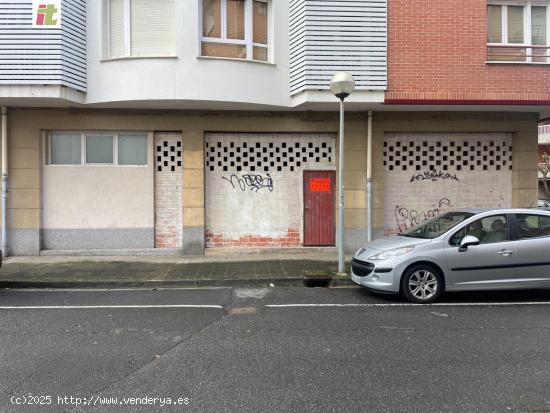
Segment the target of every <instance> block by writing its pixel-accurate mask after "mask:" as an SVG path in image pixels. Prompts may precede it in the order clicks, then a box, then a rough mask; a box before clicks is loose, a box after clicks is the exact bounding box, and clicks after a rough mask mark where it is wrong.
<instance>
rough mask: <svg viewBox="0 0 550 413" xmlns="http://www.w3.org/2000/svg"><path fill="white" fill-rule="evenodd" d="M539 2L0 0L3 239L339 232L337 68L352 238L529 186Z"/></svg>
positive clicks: (519, 193)
mask: <svg viewBox="0 0 550 413" xmlns="http://www.w3.org/2000/svg"><path fill="white" fill-rule="evenodd" d="M549 6H550V5H549V4H548V1H543V2H537V1H523V0H517V1H514V2H511V1H508V0H501V1H495V2H493V1H492V0H491V1H489V2H488V1H487V0H483V1H481V0H466V1H462V2H453V3H452V4H448V2H438V1H435V0H388V1H386V0H346V1H338V2H334V1H328V0H327V1H313V0H158V1H147V0H88V1H85V0H58V1H53V0H43V1H34V0H10V1H6V0H0V9H1V10H2V13H0V53H1V54H2V58H1V59H0V105H2V106H3V117H2V119H3V125H5V126H6V128H5V133H4V134H3V141H4V143H5V145H6V146H5V147H7V148H8V149H7V155H6V156H4V158H3V159H4V162H5V165H4V168H5V170H6V172H7V175H6V178H7V184H8V193H7V196H8V204H7V231H6V233H7V238H6V241H7V242H6V248H7V252H8V254H10V255H23V254H26V255H33V254H40V253H55V252H60V251H67V250H79V251H86V250H104V251H105V252H106V253H109V252H113V251H114V250H118V249H136V250H149V251H154V250H161V249H162V250H163V251H167V252H174V253H184V254H202V253H204V251H205V248H220V247H234V248H259V247H267V248H280V247H301V246H304V247H307V246H331V245H336V244H337V243H338V242H339V240H337V239H336V220H335V213H336V209H337V205H336V200H335V193H336V191H337V179H336V178H337V177H336V170H337V166H338V165H337V160H338V153H339V151H340V148H339V147H338V145H337V139H336V138H337V133H338V112H337V111H338V101H337V99H336V98H335V97H334V96H333V95H332V94H331V93H330V90H329V81H330V78H331V76H332V74H333V73H334V72H336V71H348V72H350V73H352V74H353V75H354V78H355V81H356V90H355V92H354V93H353V94H352V95H351V96H350V97H349V98H348V99H347V100H346V110H347V112H346V123H345V127H346V136H345V137H346V143H345V146H344V148H343V150H344V156H345V165H344V174H345V175H344V187H345V239H344V244H345V247H346V249H347V250H348V251H352V250H354V249H355V248H356V247H357V246H359V244H360V243H362V242H363V241H364V240H365V239H366V237H367V230H368V228H369V226H370V228H371V229H372V232H373V233H374V236H380V235H382V234H384V233H386V234H387V233H393V232H397V231H401V230H404V229H405V228H408V227H410V226H412V225H414V224H416V223H419V222H421V221H422V220H425V219H427V218H429V217H431V216H433V215H436V214H438V213H440V212H442V211H444V210H447V209H451V208H454V207H462V206H495V207H497V206H501V207H505V206H531V205H534V203H535V202H536V199H537V169H536V163H537V162H536V160H537V122H538V120H539V118H540V117H544V116H547V112H548V106H547V105H548V103H549V102H550V99H549V98H550V82H549V80H550V79H549V77H550V68H548V62H549V60H548V59H549V53H548V50H549V47H548V41H549V40H548V39H549V38H550V34H549V27H550V25H549V24H548V20H549V13H550V12H549ZM369 136H370V137H371V140H370V142H371V144H370V147H371V151H370V153H369V151H368V147H369ZM369 171H372V187H373V193H372V195H373V196H372V200H373V202H372V208H371V209H370V211H369V208H368V202H367V175H368V173H369ZM369 216H370V217H371V219H370V221H369Z"/></svg>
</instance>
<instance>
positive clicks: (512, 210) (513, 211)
mask: <svg viewBox="0 0 550 413" xmlns="http://www.w3.org/2000/svg"><path fill="white" fill-rule="evenodd" d="M450 212H466V213H470V214H474V215H477V214H482V213H484V212H500V213H503V214H519V213H531V214H532V213H536V212H550V208H455V209H452V210H451V211H450Z"/></svg>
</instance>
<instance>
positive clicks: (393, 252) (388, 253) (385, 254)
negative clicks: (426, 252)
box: [369, 246, 414, 260]
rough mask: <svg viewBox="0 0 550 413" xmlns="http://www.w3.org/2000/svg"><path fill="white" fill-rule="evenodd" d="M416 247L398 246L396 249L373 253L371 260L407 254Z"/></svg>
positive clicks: (388, 258)
mask: <svg viewBox="0 0 550 413" xmlns="http://www.w3.org/2000/svg"><path fill="white" fill-rule="evenodd" d="M413 249H414V247H413V246H410V247H402V248H396V249H394V250H389V251H384V252H381V253H380V254H376V255H373V256H372V257H370V258H369V260H391V259H392V258H395V257H398V256H400V255H403V254H406V253H407V252H409V251H412V250H413Z"/></svg>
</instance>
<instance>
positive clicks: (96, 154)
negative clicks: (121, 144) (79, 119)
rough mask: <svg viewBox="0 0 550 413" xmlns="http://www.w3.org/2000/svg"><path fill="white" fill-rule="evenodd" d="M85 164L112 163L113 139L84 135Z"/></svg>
mask: <svg viewBox="0 0 550 413" xmlns="http://www.w3.org/2000/svg"><path fill="white" fill-rule="evenodd" d="M86 163H109V164H112V163H113V137H112V136H108V135H86Z"/></svg>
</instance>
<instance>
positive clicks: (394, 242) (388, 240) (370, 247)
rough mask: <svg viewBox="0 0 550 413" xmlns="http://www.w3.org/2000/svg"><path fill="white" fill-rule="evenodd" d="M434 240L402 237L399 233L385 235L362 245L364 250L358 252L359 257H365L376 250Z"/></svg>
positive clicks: (427, 242) (420, 243)
mask: <svg viewBox="0 0 550 413" xmlns="http://www.w3.org/2000/svg"><path fill="white" fill-rule="evenodd" d="M430 242H432V240H431V239H422V238H410V237H400V236H398V235H392V236H389V237H383V238H379V239H376V240H374V241H372V242H368V243H366V244H365V245H363V246H362V247H361V249H364V251H361V249H360V250H359V251H361V252H360V253H359V251H357V252H358V254H356V256H357V257H359V256H362V258H365V255H368V256H371V255H372V253H374V252H380V251H388V250H393V249H396V248H401V247H407V246H409V245H414V246H417V245H422V244H429V243H430Z"/></svg>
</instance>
